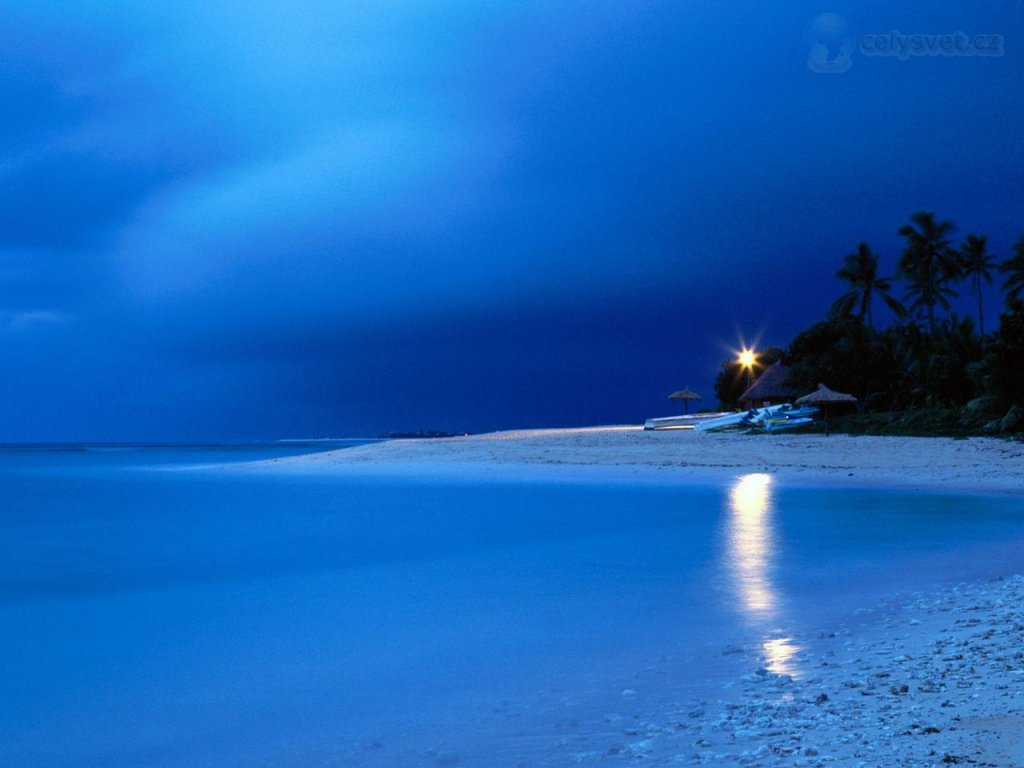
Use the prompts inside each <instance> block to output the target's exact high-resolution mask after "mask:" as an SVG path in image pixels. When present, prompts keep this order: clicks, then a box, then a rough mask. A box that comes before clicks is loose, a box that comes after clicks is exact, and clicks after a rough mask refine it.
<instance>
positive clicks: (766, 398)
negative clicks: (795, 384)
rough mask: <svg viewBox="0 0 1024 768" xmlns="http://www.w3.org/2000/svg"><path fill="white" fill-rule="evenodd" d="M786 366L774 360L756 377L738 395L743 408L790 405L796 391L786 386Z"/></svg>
mask: <svg viewBox="0 0 1024 768" xmlns="http://www.w3.org/2000/svg"><path fill="white" fill-rule="evenodd" d="M786 373H787V370H786V366H784V365H783V364H782V361H781V360H776V361H775V362H774V363H772V364H771V365H770V366H768V367H767V368H766V369H765V370H764V373H762V374H761V375H760V376H758V377H757V378H756V379H755V380H754V383H753V384H751V385H750V386H749V387H748V388H747V391H746V392H744V393H743V394H742V395H740V402H741V403H743V407H744V408H760V407H762V406H765V405H778V404H779V403H791V402H793V400H794V399H795V398H796V396H797V392H796V390H794V389H792V388H791V387H787V386H786Z"/></svg>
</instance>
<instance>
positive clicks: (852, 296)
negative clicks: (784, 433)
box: [715, 211, 1024, 435]
mask: <svg viewBox="0 0 1024 768" xmlns="http://www.w3.org/2000/svg"><path fill="white" fill-rule="evenodd" d="M954 230H955V228H954V225H953V223H952V222H950V221H937V220H936V219H935V217H934V215H933V214H932V213H929V212H927V211H920V212H918V213H915V214H914V215H913V216H912V217H911V219H910V222H909V223H908V224H907V225H906V226H904V227H902V228H900V230H899V234H900V236H901V237H903V239H904V248H903V253H902V255H901V257H900V259H899V262H898V264H897V266H896V270H895V273H894V274H893V275H892V276H891V277H884V276H882V275H881V274H880V271H879V260H878V257H877V256H876V255H875V253H874V252H873V251H872V250H871V248H870V246H869V245H868V244H867V243H861V244H860V245H859V246H858V247H857V250H856V251H855V252H853V253H850V254H849V255H847V256H846V258H845V259H844V261H843V264H842V267H841V268H840V269H839V271H838V272H836V277H838V278H839V279H840V280H841V281H843V283H845V284H846V290H845V292H844V293H843V294H842V295H841V296H840V297H839V298H838V299H837V300H836V301H835V302H834V303H833V304H832V307H831V310H830V312H829V313H828V316H827V317H826V318H824V319H822V320H821V321H820V322H817V323H815V324H814V325H812V326H811V327H809V328H807V329H806V330H804V331H802V332H801V333H799V334H797V336H796V337H795V338H794V339H793V340H792V342H791V343H790V344H789V346H788V348H787V349H785V350H784V351H783V350H779V349H769V350H765V351H764V352H761V353H758V361H757V369H758V370H763V366H765V365H769V364H770V363H771V362H773V361H774V360H776V359H779V358H780V357H781V358H782V360H783V363H784V364H785V365H786V366H787V367H788V369H789V373H788V377H787V381H786V383H787V384H788V385H789V386H792V387H793V388H794V389H796V390H799V391H802V392H811V391H812V390H814V388H815V387H817V385H818V384H819V383H824V384H826V385H827V386H829V387H831V388H832V389H835V390H837V391H840V392H847V393H849V394H852V395H854V396H856V397H857V399H858V408H857V412H856V413H850V414H847V415H845V416H841V417H839V418H837V419H832V420H831V424H830V428H831V429H833V430H841V431H845V432H849V433H853V434H903V435H906V434H927V435H971V434H1013V433H1021V432H1024V236H1021V238H1019V239H1018V240H1017V242H1016V243H1015V244H1014V245H1013V248H1012V254H1011V255H1010V256H1009V257H1008V258H1006V259H1005V260H1002V261H1000V260H999V259H998V258H997V257H996V256H994V255H993V254H992V253H990V252H989V250H988V243H987V240H986V238H985V237H983V236H979V235H974V234H969V235H967V236H966V237H965V238H964V239H963V241H962V242H961V243H959V244H956V243H955V242H954V240H953V232H954ZM997 277H998V278H1001V280H1000V282H1001V285H1000V288H1001V292H1000V293H1001V299H1002V302H1003V311H1002V312H1001V314H1000V316H999V323H998V326H997V327H996V328H994V329H992V330H991V331H990V332H989V333H985V329H984V314H983V313H984V303H983V302H984V298H985V292H984V287H985V286H986V285H991V284H992V283H993V281H994V279H995V278H997ZM963 290H966V291H969V292H970V296H971V297H972V299H973V298H976V299H977V307H978V310H977V315H976V317H971V316H965V317H959V316H957V314H956V313H955V312H953V310H952V306H951V303H950V299H952V298H954V297H956V296H958V295H959V292H960V291H963ZM897 294H899V295H898V296H897ZM879 303H881V304H883V305H884V306H885V307H887V308H888V310H889V315H890V316H891V317H892V318H893V319H892V322H891V323H890V324H889V325H888V326H887V327H884V328H877V327H876V325H875V316H874V311H873V310H874V308H875V307H876V305H877V304H879ZM745 376H746V371H745V370H744V369H743V368H742V366H740V365H739V363H737V362H736V361H727V362H725V363H724V364H723V366H722V370H721V372H720V374H719V376H718V380H717V381H716V383H715V393H716V395H717V396H718V399H719V401H720V403H721V404H722V405H723V406H725V407H735V405H736V404H737V402H738V400H739V396H740V394H742V392H743V390H744V389H745V385H746V380H745ZM815 428H820V427H818V426H817V425H816V426H815Z"/></svg>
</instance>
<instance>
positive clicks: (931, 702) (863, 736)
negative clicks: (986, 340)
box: [274, 427, 1024, 768]
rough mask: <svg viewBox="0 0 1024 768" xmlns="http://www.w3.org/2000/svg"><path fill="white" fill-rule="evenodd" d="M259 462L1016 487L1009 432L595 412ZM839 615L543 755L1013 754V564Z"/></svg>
mask: <svg viewBox="0 0 1024 768" xmlns="http://www.w3.org/2000/svg"><path fill="white" fill-rule="evenodd" d="M274 463H275V465H276V469H277V470H279V471H291V472H298V473H313V474H323V473H330V474H349V473H351V474H355V475H362V474H371V475H377V476H379V475H385V476H389V475H395V476H406V477H408V476H422V477H452V476H460V477H462V476H466V477H495V478H513V479H523V478H526V479H530V478H533V479H539V480H542V479H557V480H559V481H572V480H574V479H576V480H578V479H583V480H588V481H589V480H591V479H595V478H602V479H605V478H612V479H617V480H623V481H627V482H649V481H653V482H660V481H669V482H674V481H677V480H678V481H683V482H689V481H692V480H694V479H701V480H716V479H722V480H725V479H732V478H735V477H737V476H739V475H742V474H746V473H750V472H767V473H771V474H773V475H776V476H777V478H779V479H780V480H784V481H786V482H789V483H811V484H827V485H829V486H840V485H842V484H856V485H872V486H890V485H891V486H899V487H904V488H908V487H909V488H922V489H926V488H927V489H930V490H934V489H942V490H945V491H949V492H954V493H959V492H969V493H994V494H999V495H1003V496H1005V495H1013V496H1020V497H1021V499H1022V511H1024V443H1020V442H1012V441H1006V440H999V439H991V438H977V439H967V440H955V439H945V438H886V437H849V436H843V435H835V436H820V435H813V436H793V435H789V436H785V435H744V434H699V433H694V432H690V431H677V430H673V431H665V432H644V431H643V430H641V429H638V428H635V427H605V428H592V429H562V430H533V431H517V432H499V433H494V434H489V435H480V436H472V437H463V438H449V439H436V440H395V441H391V442H386V443H379V444H374V445H367V446H361V447H358V448H351V449H346V450H343V451H336V452H331V453H323V454H315V455H309V456H302V457H298V458H291V459H283V460H278V461H276V462H274ZM1021 571H1022V572H1024V563H1022V564H1021ZM851 626H854V627H856V629H855V630H844V629H842V628H833V629H831V630H825V631H823V632H822V633H821V634H820V635H819V636H818V638H817V639H816V640H815V641H814V642H813V643H808V644H807V645H806V646H804V647H803V650H801V651H800V653H799V655H798V656H797V657H796V658H794V659H792V660H791V661H792V664H791V666H792V670H793V672H794V673H793V674H788V673H785V674H783V673H781V672H780V670H779V669H778V668H777V667H774V666H773V664H772V660H771V659H768V658H764V657H761V658H760V660H759V663H758V665H757V666H755V667H751V668H750V669H749V671H748V672H747V673H746V674H745V675H743V676H742V678H740V679H738V680H736V681H735V682H734V684H733V685H732V686H731V687H730V688H729V689H728V690H727V692H726V693H725V694H724V695H723V696H722V698H720V699H718V700H715V701H692V702H681V703H680V704H679V705H678V706H677V707H674V708H667V709H661V710H659V711H635V712H634V713H633V715H632V717H631V718H628V719H624V720H623V723H624V724H623V725H622V726H621V729H620V733H618V734H611V735H608V736H604V737H602V738H604V739H605V740H606V741H607V743H594V740H593V739H591V740H587V739H583V741H586V742H587V744H586V746H585V747H584V748H582V749H580V748H576V749H567V751H566V752H565V753H562V754H560V755H559V756H558V757H557V759H555V757H554V756H553V761H552V762H551V763H550V764H552V765H554V764H558V765H573V764H578V765H613V764H629V765H715V766H816V767H819V768H820V767H824V766H857V767H859V768H873V767H874V766H903V767H910V766H914V767H918V766H948V765H976V766H997V767H999V768H1011V767H1014V766H1024V576H1021V575H1014V574H1006V575H1005V578H1000V579H998V580H995V581H989V582H984V583H968V584H961V585H959V586H956V587H950V588H947V589H943V590H941V591H936V592H934V593H928V594H920V593H919V594H905V595H902V596H901V597H900V598H898V599H895V600H893V601H891V602H889V603H887V604H885V605H879V606H877V607H876V608H875V609H873V610H872V611H871V612H869V615H867V616H863V615H862V616H859V617H857V618H856V620H855V621H851ZM746 650H749V649H746ZM723 652H726V653H728V652H731V651H730V650H729V649H726V650H725V651H723ZM750 656H751V657H752V658H757V654H756V653H754V654H750ZM627 693H631V692H624V695H625V694H627Z"/></svg>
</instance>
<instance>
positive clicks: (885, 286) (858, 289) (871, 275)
mask: <svg viewBox="0 0 1024 768" xmlns="http://www.w3.org/2000/svg"><path fill="white" fill-rule="evenodd" d="M836 277H838V278H839V279H840V280H845V281H846V282H848V283H849V284H850V289H849V290H848V291H847V292H846V293H845V294H843V295H842V296H840V297H839V298H838V299H836V301H835V303H834V304H833V305H832V314H833V315H835V316H838V317H847V316H849V315H851V314H853V308H854V307H857V317H859V318H860V319H861V320H865V319H866V320H867V323H868V327H869V328H874V323H873V322H872V313H871V303H872V302H871V300H872V298H873V297H874V296H875V295H876V294H877V295H878V296H881V297H882V300H883V301H884V302H885V304H886V306H888V307H889V309H891V310H892V311H893V312H895V313H896V315H897V317H902V316H903V315H904V313H905V311H906V310H904V308H903V305H902V304H900V303H899V301H897V300H896V299H895V298H894V297H893V296H892V295H891V294H890V293H889V292H890V291H891V290H892V279H891V278H888V277H879V276H878V257H877V256H875V254H874V253H872V251H871V246H869V245H868V244H867V243H861V244H860V245H858V246H857V252H856V253H848V254H846V257H845V258H844V259H843V266H842V268H841V269H840V270H839V271H838V272H836Z"/></svg>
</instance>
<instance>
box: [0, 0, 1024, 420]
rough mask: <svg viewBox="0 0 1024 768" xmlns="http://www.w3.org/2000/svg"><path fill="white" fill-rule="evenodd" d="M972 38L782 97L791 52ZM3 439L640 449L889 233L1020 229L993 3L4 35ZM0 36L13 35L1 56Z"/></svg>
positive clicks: (123, 11)
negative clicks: (304, 439)
mask: <svg viewBox="0 0 1024 768" xmlns="http://www.w3.org/2000/svg"><path fill="white" fill-rule="evenodd" d="M820 10H831V11H838V12H839V13H842V14H845V15H846V16H848V17H849V19H850V20H851V23H852V25H853V28H854V29H856V30H857V34H860V33H863V32H867V31H876V30H877V31H879V32H885V31H887V30H889V29H891V28H899V29H900V30H902V31H905V32H914V31H919V32H945V31H950V32H952V31H956V30H957V29H965V30H967V31H969V32H988V33H999V34H1003V35H1004V36H1005V37H1006V40H1007V45H1006V55H1005V56H1003V57H1000V58H975V59H970V58H963V57H959V58H952V57H931V58H926V59H914V60H910V61H900V60H898V59H892V58H878V57H875V58H872V57H866V56H863V55H860V54H857V55H856V58H855V60H854V65H853V67H852V68H851V69H850V71H848V72H846V73H844V74H842V75H821V74H817V73H815V72H812V71H811V70H810V69H809V68H808V66H807V57H808V52H807V50H806V49H805V48H804V44H803V40H804V36H805V30H806V29H807V27H808V25H809V23H810V22H811V20H812V19H813V18H814V16H815V15H817V13H818V12H819V11H820ZM4 31H5V35H4V36H3V43H2V45H0V54H2V55H3V56H4V57H5V61H6V63H7V64H8V65H9V66H7V67H6V68H5V70H4V72H3V73H2V74H0V98H3V99H4V103H5V105H8V106H9V107H10V108H9V109H6V108H5V110H4V112H3V115H2V117H0V144H2V146H4V147H5V148H6V150H5V155H4V157H3V158H2V160H0V329H3V331H4V333H5V334H6V335H5V336H4V344H3V346H2V347H0V358H2V360H0V362H3V364H4V365H5V369H6V370H8V371H9V372H10V375H8V376H7V377H6V380H5V381H4V384H3V386H2V387H0V402H2V403H4V404H5V405H4V407H5V408H6V409H7V410H6V411H4V412H3V413H0V415H3V416H5V418H4V420H3V421H2V422H0V423H3V424H4V425H5V427H4V429H5V430H6V434H3V435H0V437H4V438H5V439H32V438H40V439H42V438H44V437H45V438H48V439H57V438H71V437H75V438H88V437H95V438H103V437H107V438H116V437H120V438H128V437H152V438H176V437H177V438H183V439H184V438H187V439H198V438H203V437H231V436H275V435H282V434H325V433H330V432H333V433H335V434H337V433H357V432H361V433H367V432H378V431H381V430H384V429H409V428H413V429H414V428H419V427H435V428H445V429H470V430H478V429H484V428H493V427H498V426H514V425H518V424H556V423H557V424H572V423H576V424H581V423H590V422H600V421H606V422H607V421H616V420H620V419H634V420H635V419H639V418H641V417H643V416H647V415H655V414H657V413H659V412H661V411H663V410H666V403H665V401H664V395H665V394H666V393H667V392H668V391H671V390H672V389H676V388H678V387H679V386H682V385H684V384H689V385H691V386H692V387H695V388H698V389H703V390H705V391H706V392H709V391H710V383H711V381H712V380H713V377H714V373H715V370H716V369H717V367H718V364H719V363H720V361H721V358H722V356H723V355H724V354H726V351H725V349H724V347H725V346H727V345H728V344H730V343H735V341H736V339H735V336H736V335H737V330H738V331H739V332H741V333H743V334H746V336H747V337H748V338H751V337H753V336H755V335H756V334H757V333H758V331H763V338H764V340H765V341H766V342H771V343H783V342H785V341H786V340H787V338H788V337H789V335H790V334H792V333H793V332H794V331H795V330H797V329H798V328H800V327H801V326H803V325H806V324H807V323H809V322H811V321H813V320H814V319H816V318H817V317H819V316H821V314H822V313H823V312H824V310H825V308H826V307H827V306H828V304H829V303H830V300H831V298H832V294H833V293H834V291H835V289H836V288H837V286H834V285H833V284H832V277H831V276H832V273H833V272H834V271H835V268H836V264H837V263H838V261H839V260H840V259H841V257H842V255H843V254H844V253H846V252H847V251H848V250H850V249H852V248H853V247H855V246H856V243H857V242H858V241H859V240H861V239H867V240H869V241H870V242H871V243H872V245H873V246H874V247H875V249H876V250H877V251H879V252H880V253H881V254H882V256H883V259H884V260H886V263H887V265H888V266H889V267H890V268H891V266H892V265H893V264H894V263H895V259H896V256H897V254H898V249H899V246H900V243H899V240H898V238H897V237H896V235H895V231H896V229H897V228H898V227H899V226H900V224H902V223H903V221H904V220H905V218H906V216H907V215H908V214H909V213H911V212H912V211H913V210H916V209H918V208H921V207H927V208H932V209H934V210H936V211H938V212H939V213H940V214H941V215H944V216H952V217H954V218H956V219H957V221H958V222H959V223H960V224H961V226H962V228H963V230H964V231H968V230H970V231H975V230H977V231H981V232H986V233H988V234H989V235H990V240H991V242H992V244H993V245H994V246H995V247H996V250H997V252H998V253H1005V252H1006V250H1007V249H1008V247H1009V244H1010V242H1012V240H1013V239H1015V238H1016V237H1017V235H1018V234H1019V233H1020V230H1024V222H1022V221H1021V220H1020V218H1019V211H1020V201H1021V199H1022V196H1024V181H1022V179H1024V173H1022V172H1021V171H1022V170H1024V150H1022V148H1021V144H1020V141H1019V136H1020V129H1021V126H1022V122H1024V96H1022V92H1021V89H1020V88H1019V87H1018V79H1019V72H1020V71H1021V60H1020V55H1021V54H1020V53H1019V52H1018V51H1017V50H1016V48H1014V46H1013V45H1012V41H1013V40H1016V39H1019V38H1020V37H1021V35H1022V33H1024V21H1022V14H1021V12H1020V9H1019V8H1017V7H1016V6H1015V5H1014V6H1010V5H1007V4H1005V3H1004V4H995V3H994V4H988V5H985V6H984V7H980V6H978V7H971V8H969V9H968V8H965V7H964V6H962V4H954V3H940V4H935V3H929V4H924V3H910V4H903V5H901V6H900V7H899V8H898V9H874V10H867V9H864V8H862V7H861V6H854V5H852V4H850V5H849V6H848V7H846V5H845V4H843V3H840V4H839V7H830V8H828V9H816V8H813V7H810V6H786V7H785V8H776V7H764V6H756V7H755V6H753V5H743V6H741V5H737V4H732V3H701V2H688V3H679V2H654V3H643V4H636V3H623V2H599V3H592V4H589V5H588V6H587V7H586V9H585V10H584V9H581V8H580V7H578V6H576V5H573V4H566V3H553V2H543V3H542V2H527V3H515V4H508V5H506V6H502V7H497V6H494V5H493V4H490V5H481V4H478V3H469V2H465V3H452V4H444V5H438V4H436V3H432V2H425V1H424V2H417V1H414V2H409V3H401V4H391V5H381V4H380V3H376V2H370V1H369V0H367V2H353V3H346V4H344V6H343V7H342V6H339V5H338V4H336V3H331V2H327V1H326V0H296V1H295V2H291V3H288V4H285V3H278V2H264V3H258V4H255V5H253V6H252V7H251V8H250V10H249V12H247V13H245V14H239V13H238V12H237V6H236V5H234V4H229V3H217V2H214V3H210V2H203V3H199V2H192V1H191V0H187V1H186V2H182V3H178V4H174V5H162V6H159V7H158V6H154V5H152V4H149V5H141V6H140V5H139V4H137V3H130V2H127V0H125V1H124V2H120V1H117V2H111V3H106V4H103V5H102V6H97V5H95V4H87V5H79V6H74V7H68V6H67V5H66V4H63V3H60V4H58V3H46V2H42V3H40V2H33V3H28V2H14V3H11V4H10V8H9V14H8V18H7V19H6V24H5V27H4ZM7 33H10V34H7Z"/></svg>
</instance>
